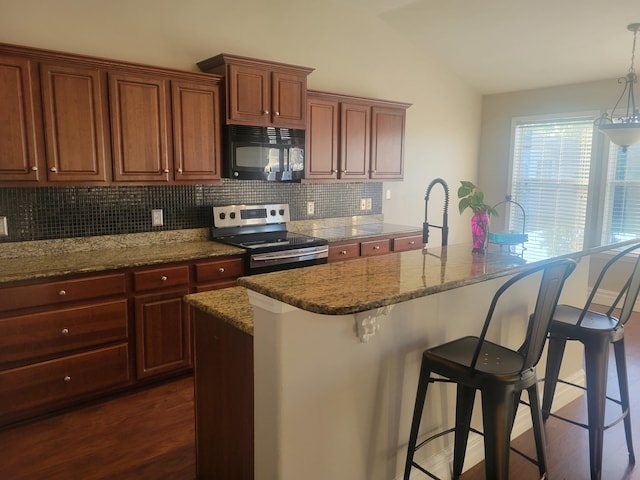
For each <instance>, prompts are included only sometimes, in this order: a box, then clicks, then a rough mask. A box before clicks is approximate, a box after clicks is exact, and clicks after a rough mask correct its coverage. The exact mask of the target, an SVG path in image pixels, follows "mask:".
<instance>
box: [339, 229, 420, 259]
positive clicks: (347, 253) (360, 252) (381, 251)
mask: <svg viewBox="0 0 640 480" xmlns="http://www.w3.org/2000/svg"><path fill="white" fill-rule="evenodd" d="M423 246H424V244H423V243H422V233H421V232H420V233H419V232H408V233H404V234H397V235H383V236H379V237H373V238H367V239H362V240H360V241H353V240H344V241H338V242H331V243H329V262H340V261H343V260H352V259H354V258H362V257H373V256H376V255H385V254H387V253H391V252H404V251H407V250H418V249H421V248H422V247H423Z"/></svg>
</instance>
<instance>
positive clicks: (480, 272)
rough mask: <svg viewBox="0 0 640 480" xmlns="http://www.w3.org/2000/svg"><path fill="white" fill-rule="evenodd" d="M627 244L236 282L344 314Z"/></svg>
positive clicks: (407, 258) (413, 259)
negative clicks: (537, 256) (531, 255)
mask: <svg viewBox="0 0 640 480" xmlns="http://www.w3.org/2000/svg"><path fill="white" fill-rule="evenodd" d="M634 241H635V240H634ZM628 243H629V242H624V243H621V244H616V245H609V246H604V247H597V248H593V249H589V250H585V251H568V252H563V253H559V254H557V255H554V256H553V257H550V258H549V259H547V260H540V259H534V258H531V259H527V258H526V256H525V257H524V258H523V257H519V256H516V255H509V254H506V253H501V252H499V251H496V252H489V253H486V254H484V255H474V254H472V253H471V250H472V246H471V244H463V245H450V246H448V247H442V248H433V249H423V250H412V251H408V252H401V253H393V254H389V255H381V256H375V257H365V258H360V259H355V260H349V261H345V262H336V263H329V264H326V265H316V266H312V267H307V268H303V269H298V270H285V271H282V272H273V273H267V274H261V275H253V276H250V277H241V278H239V279H238V284H239V285H241V286H244V287H246V288H248V289H251V290H254V291H256V292H258V293H261V294H263V295H266V296H268V297H271V298H274V299H276V300H279V301H281V302H284V303H287V304H290V305H293V306H295V307H298V308H300V309H302V310H307V311H310V312H314V313H320V314H325V315H348V314H353V313H358V312H363V311H367V310H373V309H375V308H380V307H384V306H387V305H392V304H395V303H400V302H404V301H407V300H411V299H414V298H419V297H423V296H427V295H432V294H435V293H438V292H442V291H446V290H452V289H454V288H459V287H462V286H465V285H470V284H473V283H479V282H482V281H486V280H490V279H492V278H498V277H502V276H506V275H510V274H513V273H517V272H519V271H522V270H524V269H525V268H527V267H528V266H531V265H534V264H536V263H540V262H544V261H549V260H551V259H552V258H560V257H569V258H575V259H578V258H580V257H582V256H586V255H590V254H593V253H597V252H600V251H605V250H610V249H612V248H616V247H619V246H623V245H625V244H628Z"/></svg>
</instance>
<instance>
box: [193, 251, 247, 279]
mask: <svg viewBox="0 0 640 480" xmlns="http://www.w3.org/2000/svg"><path fill="white" fill-rule="evenodd" d="M243 274H244V262H243V259H242V257H239V258H231V259H227V260H217V261H214V262H206V263H197V264H196V282H198V283H200V282H215V281H218V280H228V279H230V278H238V277H240V276H242V275H243Z"/></svg>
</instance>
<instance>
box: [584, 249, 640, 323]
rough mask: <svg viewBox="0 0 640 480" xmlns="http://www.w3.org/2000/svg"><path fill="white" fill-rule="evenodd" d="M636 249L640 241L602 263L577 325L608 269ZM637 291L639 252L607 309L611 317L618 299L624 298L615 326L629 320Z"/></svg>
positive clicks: (638, 286) (639, 288) (639, 273)
mask: <svg viewBox="0 0 640 480" xmlns="http://www.w3.org/2000/svg"><path fill="white" fill-rule="evenodd" d="M638 249H640V243H636V244H634V245H632V246H630V247H627V248H625V249H624V250H622V251H620V252H619V253H617V254H616V255H615V256H614V257H613V258H611V259H610V260H609V261H608V262H607V263H606V264H605V265H604V267H603V268H602V270H601V271H600V274H599V275H598V278H597V279H596V282H595V283H594V285H593V288H592V289H591V293H590V294H589V298H587V301H586V303H585V305H584V308H583V309H582V312H581V313H580V317H579V318H578V322H577V325H578V326H580V325H581V324H582V320H583V319H584V317H585V315H586V314H587V313H588V312H589V309H590V308H591V305H592V303H593V299H594V297H595V296H596V294H597V293H598V290H599V289H600V284H601V283H602V281H603V280H604V278H605V277H606V275H607V273H608V272H609V269H610V268H611V267H612V266H613V265H615V264H616V263H618V261H619V260H620V259H622V258H623V257H625V256H626V255H628V254H629V253H631V252H633V251H635V250H638ZM639 292H640V252H638V255H637V258H636V261H635V264H634V267H633V269H632V271H631V273H630V274H629V277H628V278H627V281H626V282H625V284H624V287H622V289H621V290H620V293H618V296H617V297H616V299H615V300H614V301H613V303H612V304H611V306H610V307H609V309H608V310H607V316H609V317H611V316H612V314H613V312H614V310H615V309H616V308H618V305H619V303H620V301H621V300H622V299H623V298H624V301H623V302H622V309H621V311H620V316H619V317H618V322H617V324H616V328H617V327H618V326H619V325H624V324H625V323H627V321H628V320H629V317H630V316H631V312H632V311H633V306H634V305H635V303H636V300H637V298H638V293H639Z"/></svg>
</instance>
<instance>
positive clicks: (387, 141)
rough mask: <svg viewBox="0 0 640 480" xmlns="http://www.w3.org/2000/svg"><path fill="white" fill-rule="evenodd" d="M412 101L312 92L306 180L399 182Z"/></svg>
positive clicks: (307, 135) (402, 169) (308, 106)
mask: <svg viewBox="0 0 640 480" xmlns="http://www.w3.org/2000/svg"><path fill="white" fill-rule="evenodd" d="M409 106H410V105H409V104H406V103H399V102H388V101H383V100H374V99H366V98H359V97H350V96H344V95H336V94H331V93H321V92H309V94H308V96H307V115H308V119H307V132H306V159H305V162H306V163H305V166H306V171H305V178H306V179H307V180H331V179H333V180H336V179H338V180H356V181H361V180H401V179H402V178H403V174H404V129H405V116H406V110H407V108H409Z"/></svg>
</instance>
